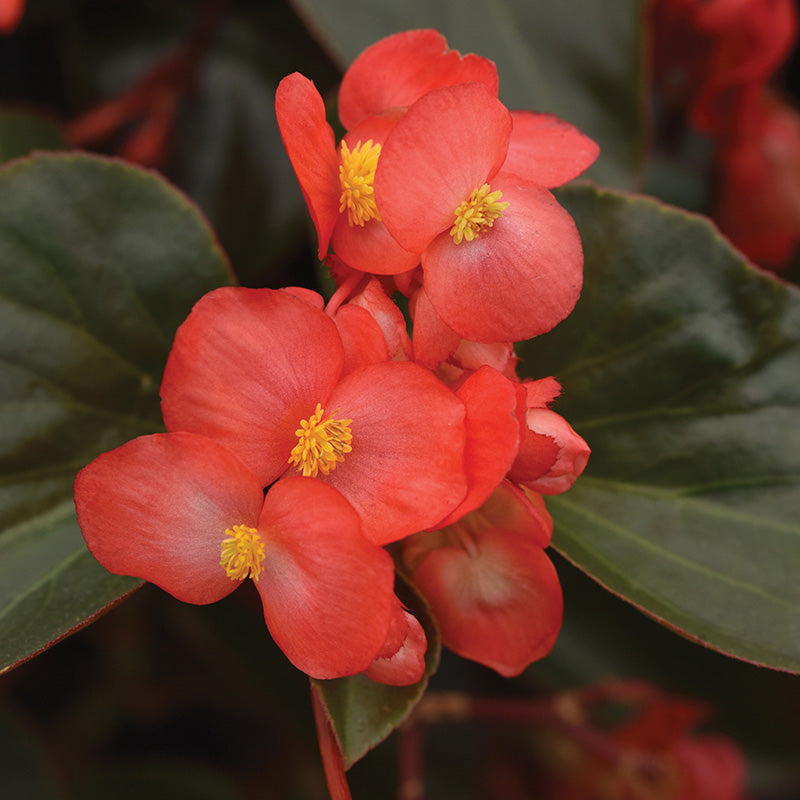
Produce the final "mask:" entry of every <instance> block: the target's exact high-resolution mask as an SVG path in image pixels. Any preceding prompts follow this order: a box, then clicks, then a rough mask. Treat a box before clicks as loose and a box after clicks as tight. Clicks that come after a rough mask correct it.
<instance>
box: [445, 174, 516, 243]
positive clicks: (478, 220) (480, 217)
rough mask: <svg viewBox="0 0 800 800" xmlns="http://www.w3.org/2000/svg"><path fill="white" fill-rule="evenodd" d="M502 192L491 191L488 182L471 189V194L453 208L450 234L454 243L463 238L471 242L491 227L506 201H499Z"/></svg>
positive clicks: (500, 213) (501, 214) (459, 241)
mask: <svg viewBox="0 0 800 800" xmlns="http://www.w3.org/2000/svg"><path fill="white" fill-rule="evenodd" d="M502 196H503V193H502V192H500V191H497V192H493V191H492V187H491V186H489V184H488V183H484V184H483V186H481V187H480V189H473V191H472V194H470V196H469V197H468V198H467V199H466V200H465V201H464V202H463V203H462V204H461V205H460V206H459V207H458V208H457V209H456V210H455V212H454V214H455V218H456V219H455V222H454V224H453V227H452V228H451V229H450V235H451V236H452V237H453V241H454V242H455V243H456V244H461V242H463V241H464V240H465V239H466V240H467V241H468V242H471V241H472V240H473V239H477V238H478V235H479V234H480V233H481V231H483V230H485V229H486V228H491V227H492V225H494V221H495V220H496V219H498V218H499V217H502V216H503V212H504V211H505V210H506V209H507V208H508V206H509V204H508V203H502V202H500V198H501V197H502Z"/></svg>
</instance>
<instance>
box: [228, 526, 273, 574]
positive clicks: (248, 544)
mask: <svg viewBox="0 0 800 800" xmlns="http://www.w3.org/2000/svg"><path fill="white" fill-rule="evenodd" d="M225 533H226V535H227V536H228V538H227V539H223V540H222V558H220V561H219V563H220V566H221V567H223V568H224V570H225V574H226V575H227V576H228V577H229V578H230V579H231V580H232V581H241V580H244V579H245V578H248V577H249V578H252V579H253V580H254V581H255V582H256V583H258V576H259V575H260V574H261V570H262V569H263V566H262V564H263V562H264V540H263V539H262V538H261V536H259V533H258V531H257V530H256V529H255V528H248V527H247V525H234V526H233V530H231V529H230V528H227V529H226V530H225Z"/></svg>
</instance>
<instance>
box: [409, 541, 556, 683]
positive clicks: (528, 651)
mask: <svg viewBox="0 0 800 800" xmlns="http://www.w3.org/2000/svg"><path fill="white" fill-rule="evenodd" d="M454 527H457V526H454ZM412 580H413V582H414V585H415V586H417V588H418V589H419V590H420V592H422V594H423V596H424V597H425V599H426V600H427V601H428V602H429V603H430V605H431V609H432V611H433V614H434V617H435V619H436V622H437V624H438V627H439V631H440V633H441V635H442V641H443V642H444V643H445V644H446V645H447V647H449V648H450V649H451V650H453V651H454V652H456V653H458V654H459V655H461V656H464V657H465V658H469V659H472V660H473V661H477V662H478V663H480V664H484V665H486V666H488V667H491V668H492V669H494V670H496V671H497V672H499V673H500V674H501V675H504V676H506V677H510V676H512V675H518V674H519V673H520V672H522V671H523V670H524V669H525V668H526V667H527V666H528V665H529V664H530V663H531V662H533V661H536V660H537V659H539V658H542V657H544V656H545V655H547V653H548V652H549V651H550V649H551V648H552V646H553V644H554V643H555V640H556V637H557V636H558V632H559V629H560V628H561V614H562V596H561V586H560V585H559V583H558V576H557V575H556V571H555V569H554V568H553V565H552V563H551V562H550V559H549V558H548V557H547V555H546V553H545V552H544V550H542V549H541V548H540V547H539V546H538V545H537V544H536V543H535V542H534V541H533V540H532V539H531V538H530V537H528V536H526V535H524V534H520V533H518V532H515V531H510V530H504V529H502V528H487V529H484V530H480V531H473V532H472V535H471V536H470V537H469V539H468V541H467V542H466V544H465V546H453V547H443V548H440V549H437V550H433V551H431V552H430V553H428V555H427V556H425V557H424V558H423V559H422V561H421V563H420V564H419V566H418V567H417V568H416V570H415V571H414V573H413V576H412Z"/></svg>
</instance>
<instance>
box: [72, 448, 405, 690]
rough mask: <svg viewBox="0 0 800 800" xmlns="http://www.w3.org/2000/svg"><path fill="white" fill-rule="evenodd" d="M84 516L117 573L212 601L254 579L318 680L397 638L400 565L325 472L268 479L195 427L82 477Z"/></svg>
mask: <svg viewBox="0 0 800 800" xmlns="http://www.w3.org/2000/svg"><path fill="white" fill-rule="evenodd" d="M75 506H76V508H77V513H78V522H79V524H80V527H81V531H82V532H83V536H84V538H85V539H86V543H87V545H88V546H89V549H90V550H91V552H92V553H93V554H94V556H95V557H96V558H97V560H98V561H99V562H100V563H101V564H102V565H103V566H104V567H106V569H108V570H109V571H111V572H114V573H116V574H121V575H132V576H135V577H138V578H143V579H145V580H148V581H151V582H152V583H155V584H156V585H158V586H160V587H161V588H162V589H164V590H166V591H167V592H169V593H170V594H172V595H174V596H175V597H177V598H178V599H179V600H183V601H185V602H189V603H200V604H202V603H212V602H215V601H217V600H219V599H221V598H222V597H225V596H226V595H228V594H230V593H231V592H232V591H233V590H234V589H235V588H236V587H238V586H239V584H241V583H242V581H243V580H244V579H245V578H247V577H250V578H252V580H253V581H254V582H255V585H256V588H257V589H258V592H259V594H260V595H261V600H262V603H263V606H264V618H265V620H266V623H267V627H268V628H269V631H270V633H271V634H272V636H273V638H274V639H275V641H276V643H277V644H278V646H279V647H280V648H281V649H282V650H283V652H284V653H285V654H286V656H287V657H288V658H289V660H290V661H291V662H292V663H293V664H294V665H295V666H296V667H298V669H301V670H303V671H304V672H306V673H308V674H309V675H312V676H314V677H317V678H334V677H340V676H343V675H352V674H355V673H357V672H361V671H362V670H363V669H365V668H366V667H367V666H369V664H370V663H371V662H372V660H373V659H374V657H375V655H376V653H377V652H378V651H379V649H380V648H381V646H382V643H383V642H384V641H385V639H386V635H387V631H388V628H389V622H390V618H391V614H392V604H393V596H394V595H393V576H394V570H393V567H392V562H391V559H390V558H389V556H388V554H387V553H386V552H385V551H383V550H382V549H381V548H379V547H377V546H375V545H373V544H372V543H370V542H368V541H367V539H366V538H365V537H364V536H363V535H362V533H361V528H360V520H359V517H358V514H357V513H356V512H355V510H354V509H353V508H352V507H351V506H350V505H349V503H347V501H346V500H345V499H344V497H342V495H341V494H339V493H338V492H337V491H335V490H334V489H332V488H331V487H330V486H326V485H325V484H324V483H322V482H321V481H317V480H315V479H313V478H291V479H288V480H286V481H281V482H280V483H278V484H276V485H275V486H273V487H272V488H271V489H270V490H269V492H268V493H267V496H266V499H265V498H264V493H263V490H262V486H261V482H260V481H259V480H258V478H256V476H255V475H253V474H252V472H251V471H250V470H249V469H248V468H247V467H246V466H245V465H244V464H243V463H242V462H241V461H240V460H239V459H238V458H237V457H236V456H235V455H234V454H233V453H231V452H230V451H229V450H227V449H226V448H225V447H223V446H222V445H221V444H218V443H217V442H215V441H212V440H210V439H207V438H205V437H203V436H198V435H195V434H193V433H167V434H155V435H152V436H143V437H140V438H139V439H134V440H133V441H131V442H128V443H127V444H124V445H122V446H121V447H119V448H117V449H116V450H112V451H111V452H108V453H104V454H103V455H101V456H99V457H98V458H97V459H95V460H94V461H93V462H91V463H90V464H89V465H88V466H86V467H85V468H84V469H83V470H81V472H80V473H79V474H78V477H77V479H76V481H75Z"/></svg>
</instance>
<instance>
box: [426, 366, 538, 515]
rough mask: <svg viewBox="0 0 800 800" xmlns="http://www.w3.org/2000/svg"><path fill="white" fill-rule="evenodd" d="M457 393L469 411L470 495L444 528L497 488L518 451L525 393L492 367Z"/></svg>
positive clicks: (466, 451) (475, 375) (466, 464)
mask: <svg viewBox="0 0 800 800" xmlns="http://www.w3.org/2000/svg"><path fill="white" fill-rule="evenodd" d="M456 394H457V395H458V396H459V397H460V398H461V400H463V402H464V405H465V407H466V409H467V417H466V426H467V443H466V447H465V449H464V471H465V472H466V475H467V487H468V488H467V494H466V497H465V498H464V499H463V500H462V501H461V503H460V504H459V505H458V506H457V507H456V508H455V509H454V510H453V511H452V513H450V514H449V515H448V516H447V518H446V519H444V520H442V521H441V522H440V523H439V524H440V525H441V526H442V527H444V526H445V525H449V524H451V523H452V522H455V521H457V520H458V519H460V518H461V517H463V516H464V514H467V513H469V512H470V511H474V510H475V509H476V508H478V507H479V506H482V505H483V503H484V502H485V501H486V500H487V499H488V498H489V496H490V495H491V494H492V493H493V492H494V491H495V489H497V487H498V486H499V485H500V483H501V481H502V480H503V478H504V477H505V475H506V473H507V472H508V470H509V468H510V467H511V464H512V463H513V462H514V459H515V457H516V455H517V451H518V450H519V444H520V437H521V433H522V430H523V426H524V417H523V413H524V407H525V405H524V401H525V390H524V389H523V388H522V386H521V385H520V384H519V383H514V382H512V381H510V380H509V379H508V378H506V377H504V376H503V375H501V374H500V373H499V372H498V371H497V370H495V369H493V368H492V367H488V366H484V367H481V368H480V369H478V370H477V372H475V373H473V374H472V375H471V376H470V377H469V378H467V380H466V381H465V382H464V384H463V385H462V386H461V387H460V388H459V389H458V391H457V392H456Z"/></svg>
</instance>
